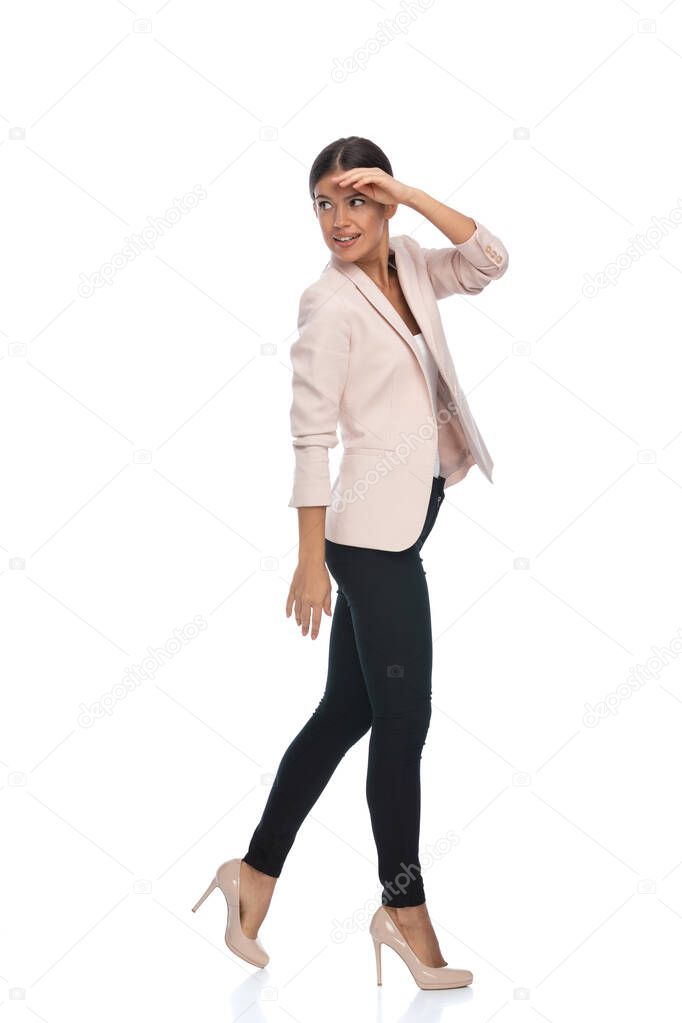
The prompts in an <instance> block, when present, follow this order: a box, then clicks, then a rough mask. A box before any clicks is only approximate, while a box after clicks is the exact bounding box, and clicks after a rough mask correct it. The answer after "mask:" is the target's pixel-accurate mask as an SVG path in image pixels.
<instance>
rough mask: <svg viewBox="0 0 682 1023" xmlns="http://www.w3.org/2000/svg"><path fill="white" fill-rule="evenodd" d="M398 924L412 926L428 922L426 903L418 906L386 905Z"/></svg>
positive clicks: (419, 925) (420, 925) (421, 925)
mask: <svg viewBox="0 0 682 1023" xmlns="http://www.w3.org/2000/svg"><path fill="white" fill-rule="evenodd" d="M386 908H387V909H388V911H389V913H391V914H392V915H393V916H394V917H395V919H396V920H397V921H398V923H399V924H404V925H405V926H412V927H423V926H424V925H426V924H429V923H430V919H429V914H428V910H427V908H426V903H425V902H422V903H421V905H419V906H387V907H386Z"/></svg>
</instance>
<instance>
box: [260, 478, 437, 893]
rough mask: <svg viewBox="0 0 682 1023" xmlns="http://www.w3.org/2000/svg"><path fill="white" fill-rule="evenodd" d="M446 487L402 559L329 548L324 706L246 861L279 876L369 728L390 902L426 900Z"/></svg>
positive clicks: (373, 800)
mask: <svg viewBox="0 0 682 1023" xmlns="http://www.w3.org/2000/svg"><path fill="white" fill-rule="evenodd" d="M444 485H445V479H444V478H443V477H442V476H437V477H436V476H434V478H433V484H432V488H431V498H430V500H429V506H428V509H427V513H426V518H425V521H424V526H423V528H422V531H421V534H420V536H419V537H418V539H417V540H416V541H415V543H414V544H413V545H412V546H411V547H408V548H407V549H406V550H404V551H382V550H373V549H371V548H368V547H352V546H350V545H347V544H338V543H332V541H330V540H326V541H325V560H326V562H327V567H328V568H329V571H330V573H331V575H332V576H333V578H334V579H335V580H336V582H337V584H338V591H337V592H338V597H337V600H336V604H335V607H334V613H333V616H332V625H331V634H330V637H329V666H328V673H327V683H326V687H325V690H324V694H323V696H322V699H321V700H320V703H319V704H318V706H317V708H316V710H315V711H314V713H313V714H312V716H311V717H310V718H309V720H308V721H307V722H306V724H305V725H304V726H303V728H302V729H301V731H300V732H299V733H298V735H297V736H296V738H295V739H294V740H293V741H292V743H291V744H290V746H289V747H288V749H287V750H286V752H285V753H284V756H283V757H282V760H281V762H280V765H279V768H278V770H277V774H276V776H275V780H274V782H273V784H272V788H271V790H270V793H269V796H268V799H267V802H266V804H265V809H264V811H263V815H262V818H261V820H260V823H259V824H258V826H257V828H256V830H255V831H254V833H253V837H252V838H251V843H250V845H249V849H248V852H247V853H246V855H245V856H244V857H243V859H244V860H245V861H246V862H247V863H249V864H250V865H251V866H252V867H256V868H257V869H258V870H261V871H263V872H264V873H265V874H270V875H271V876H273V877H279V875H280V872H281V870H282V866H283V864H284V860H285V858H286V856H287V854H288V852H289V850H290V848H291V846H292V845H293V842H294V839H295V837H296V833H297V831H298V829H299V827H300V826H301V824H302V823H303V820H304V819H305V817H306V815H307V814H308V812H309V811H310V810H311V808H312V807H313V805H314V804H315V802H316V801H317V799H318V798H319V796H320V794H321V793H322V791H323V789H324V788H325V786H326V784H327V782H328V781H329V779H330V778H331V776H332V774H333V773H334V770H335V769H336V767H337V765H338V763H339V762H340V760H341V758H342V757H343V756H344V754H345V753H346V752H347V751H348V750H349V749H350V747H351V746H352V745H353V744H354V743H355V742H357V740H358V739H359V738H360V737H361V736H363V735H364V734H365V733H366V732H367V731H368V730H369V729H370V728H371V730H372V731H371V735H370V741H369V757H368V765H367V786H366V797H367V803H368V806H369V811H370V818H371V823H372V831H373V834H374V840H375V843H376V847H377V854H378V861H379V862H378V866H379V880H380V882H381V884H382V902H383V903H384V905H391V906H417V905H420V904H421V903H422V902H424V901H425V896H424V884H423V880H422V876H421V865H420V863H419V855H418V846H419V818H420V761H421V751H422V747H423V745H424V741H425V739H426V733H427V731H428V727H429V721H430V718H431V666H432V652H433V648H432V636H431V610H430V606H429V594H428V589H427V585H426V575H425V572H424V568H423V566H422V559H421V555H420V553H419V552H420V550H421V548H422V545H423V544H424V541H425V540H426V537H427V536H428V535H429V533H430V532H431V529H432V528H433V525H434V522H435V521H436V516H437V515H438V510H439V508H440V504H441V501H442V500H443V490H444Z"/></svg>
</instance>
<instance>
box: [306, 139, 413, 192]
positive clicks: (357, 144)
mask: <svg viewBox="0 0 682 1023" xmlns="http://www.w3.org/2000/svg"><path fill="white" fill-rule="evenodd" d="M353 167H380V168H381V169H382V170H384V171H386V173H387V174H390V175H391V177H393V169H392V167H391V163H390V160H389V159H388V157H387V156H386V153H384V151H383V150H382V149H379V147H378V146H377V145H376V143H374V142H372V141H371V140H370V139H363V138H360V136H359V135H351V136H350V137H349V138H347V139H337V140H336V142H330V143H329V145H328V146H325V147H324V149H323V150H322V152H321V153H318V155H317V156H316V157H315V161H314V163H313V165H312V167H311V170H310V177H309V179H308V189H309V191H310V198H311V199H314V198H315V185H316V184H317V182H318V181H319V180H320V178H322V177H324V175H325V174H328V173H329V172H330V171H334V170H339V171H345V170H352V169H353Z"/></svg>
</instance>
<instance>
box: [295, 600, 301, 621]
mask: <svg viewBox="0 0 682 1023" xmlns="http://www.w3.org/2000/svg"><path fill="white" fill-rule="evenodd" d="M294 617H295V619H296V624H297V625H300V624H301V598H300V597H299V596H298V595H297V596H296V599H295V601H294Z"/></svg>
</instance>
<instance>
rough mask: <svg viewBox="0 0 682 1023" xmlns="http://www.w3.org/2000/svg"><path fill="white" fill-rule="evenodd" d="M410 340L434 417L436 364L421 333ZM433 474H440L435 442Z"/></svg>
mask: <svg viewBox="0 0 682 1023" xmlns="http://www.w3.org/2000/svg"><path fill="white" fill-rule="evenodd" d="M412 340H413V341H414V343H415V345H416V347H417V350H418V351H419V356H420V359H421V363H422V366H423V367H424V370H425V371H426V379H427V380H428V383H429V390H430V391H431V407H432V409H433V415H434V417H435V416H436V413H437V406H436V401H437V399H436V394H437V391H438V366H436V363H435V360H434V358H433V356H432V355H431V352H430V351H429V349H428V348H427V346H426V342H425V341H424V335H423V334H413V335H412ZM433 475H434V476H439V475H440V458H439V456H438V445H437V444H436V458H435V462H434V466H433Z"/></svg>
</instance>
